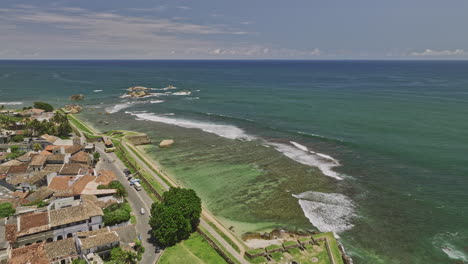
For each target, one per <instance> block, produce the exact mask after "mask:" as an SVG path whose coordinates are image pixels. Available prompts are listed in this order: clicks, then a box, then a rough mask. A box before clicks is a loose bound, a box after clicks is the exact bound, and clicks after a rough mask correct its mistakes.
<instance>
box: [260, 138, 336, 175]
mask: <svg viewBox="0 0 468 264" xmlns="http://www.w3.org/2000/svg"><path fill="white" fill-rule="evenodd" d="M269 144H270V145H272V146H274V147H275V148H276V150H278V151H279V152H281V153H283V154H284V155H285V156H286V157H288V158H290V159H292V160H295V161H297V162H299V163H302V164H305V165H308V166H313V167H317V168H319V169H320V170H321V171H322V173H323V174H325V175H327V176H330V177H333V178H335V179H337V180H342V179H343V178H342V177H341V176H340V175H339V174H338V173H337V172H335V171H333V168H334V167H337V166H339V163H338V161H336V160H335V159H333V158H331V157H330V156H327V155H325V156H327V157H330V158H331V159H332V160H330V159H328V158H324V157H323V155H324V154H322V155H319V154H321V153H315V152H313V151H309V149H308V148H307V147H305V146H303V145H301V144H299V143H296V142H291V144H292V145H293V146H291V145H287V144H282V143H269Z"/></svg>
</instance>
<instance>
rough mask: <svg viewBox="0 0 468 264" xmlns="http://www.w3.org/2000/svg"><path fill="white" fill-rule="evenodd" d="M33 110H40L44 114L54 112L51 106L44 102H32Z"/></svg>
mask: <svg viewBox="0 0 468 264" xmlns="http://www.w3.org/2000/svg"><path fill="white" fill-rule="evenodd" d="M34 108H38V109H42V110H44V111H46V112H52V111H54V107H53V106H52V105H51V104H48V103H44V102H34Z"/></svg>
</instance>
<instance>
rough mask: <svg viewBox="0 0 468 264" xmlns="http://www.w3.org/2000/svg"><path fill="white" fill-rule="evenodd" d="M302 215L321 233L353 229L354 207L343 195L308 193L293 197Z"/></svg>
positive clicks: (336, 232)
mask: <svg viewBox="0 0 468 264" xmlns="http://www.w3.org/2000/svg"><path fill="white" fill-rule="evenodd" d="M293 196H294V197H296V198H297V199H299V205H300V206H301V208H302V211H303V212H304V215H305V216H306V217H307V218H308V219H309V221H310V222H311V223H312V224H313V225H314V226H315V227H317V228H318V229H319V230H320V231H321V232H334V233H335V234H338V233H341V232H344V231H346V230H349V229H351V228H352V227H353V224H351V219H352V218H353V217H354V216H355V213H354V209H355V205H354V204H353V202H352V201H351V200H350V199H349V198H348V197H347V196H346V195H343V194H339V193H321V192H314V191H308V192H304V193H301V194H298V195H293Z"/></svg>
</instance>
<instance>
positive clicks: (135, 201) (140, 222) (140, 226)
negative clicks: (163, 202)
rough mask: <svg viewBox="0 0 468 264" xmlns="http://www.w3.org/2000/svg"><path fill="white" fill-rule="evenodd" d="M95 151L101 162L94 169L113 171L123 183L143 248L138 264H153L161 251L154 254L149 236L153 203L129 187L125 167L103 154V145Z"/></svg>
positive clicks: (113, 158)
mask: <svg viewBox="0 0 468 264" xmlns="http://www.w3.org/2000/svg"><path fill="white" fill-rule="evenodd" d="M96 151H98V152H99V153H100V154H101V161H100V162H98V164H97V166H96V169H97V170H110V171H113V172H114V173H115V174H116V175H117V178H118V180H119V181H120V182H122V183H123V185H124V186H125V189H126V190H127V193H128V197H127V200H128V202H129V203H130V205H131V206H132V209H133V213H134V214H135V216H136V218H137V224H136V229H137V232H138V234H139V235H141V238H142V242H143V246H144V247H145V253H143V258H142V259H141V261H140V263H141V264H154V263H155V262H156V260H157V259H159V257H160V254H161V253H162V251H161V252H159V253H156V246H155V245H154V240H153V239H152V237H151V234H150V231H151V226H150V225H149V223H148V222H149V215H150V209H151V204H152V203H153V201H152V200H151V198H150V197H149V196H148V195H147V194H146V192H145V191H143V190H142V191H137V190H135V188H133V187H132V186H130V184H129V183H128V181H127V179H126V177H125V175H124V174H123V169H124V168H125V165H124V164H123V163H122V162H121V161H120V159H118V158H117V156H116V155H115V154H114V153H105V152H104V145H103V144H102V143H97V144H96ZM109 161H110V162H109ZM141 208H145V210H146V213H145V214H144V215H141V214H140V209H141Z"/></svg>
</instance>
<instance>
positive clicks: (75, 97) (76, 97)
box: [69, 94, 85, 101]
mask: <svg viewBox="0 0 468 264" xmlns="http://www.w3.org/2000/svg"><path fill="white" fill-rule="evenodd" d="M84 97H85V96H84V95H83V94H74V95H70V97H69V99H70V100H72V101H79V100H83V99H84Z"/></svg>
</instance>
